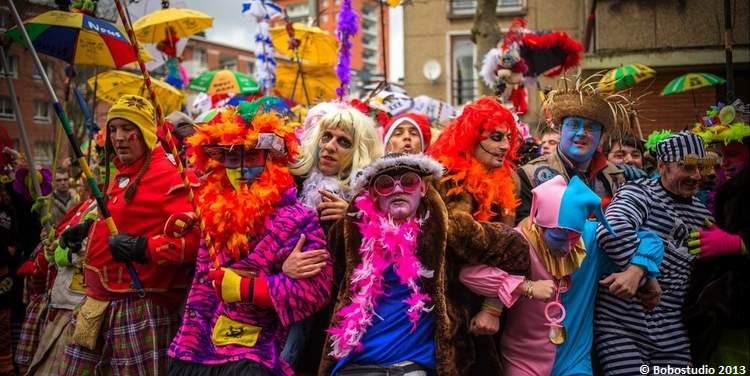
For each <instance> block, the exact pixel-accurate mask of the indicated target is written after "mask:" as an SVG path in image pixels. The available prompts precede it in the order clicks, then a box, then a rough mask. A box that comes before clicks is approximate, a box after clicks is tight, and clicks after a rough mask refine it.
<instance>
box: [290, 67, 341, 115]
mask: <svg viewBox="0 0 750 376" xmlns="http://www.w3.org/2000/svg"><path fill="white" fill-rule="evenodd" d="M298 67H299V65H298V64H293V63H287V62H280V64H279V65H278V66H277V68H276V91H277V92H278V93H279V94H281V95H282V96H284V97H285V98H290V99H292V100H294V101H295V102H297V103H299V104H302V105H306V106H311V105H314V104H316V103H320V102H324V101H328V100H331V99H334V98H336V87H338V85H339V78H338V77H337V76H336V72H334V70H333V65H313V64H302V65H301V68H302V73H301V74H300V75H299V76H298V75H297V70H298V69H299V68H298ZM303 79H304V84H303Z"/></svg>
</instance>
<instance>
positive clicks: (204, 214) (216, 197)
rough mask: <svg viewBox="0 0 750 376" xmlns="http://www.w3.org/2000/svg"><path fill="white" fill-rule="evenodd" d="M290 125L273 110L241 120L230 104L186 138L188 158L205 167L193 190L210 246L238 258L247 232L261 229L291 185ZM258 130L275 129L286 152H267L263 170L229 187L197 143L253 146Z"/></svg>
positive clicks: (294, 147)
mask: <svg viewBox="0 0 750 376" xmlns="http://www.w3.org/2000/svg"><path fill="white" fill-rule="evenodd" d="M296 126H299V124H298V123H294V122H287V121H285V120H283V119H281V118H280V117H279V116H278V115H276V114H273V113H263V114H258V115H256V116H255V117H254V118H253V119H252V120H251V121H250V122H249V123H247V122H245V121H244V120H243V119H242V117H241V116H240V115H239V114H238V113H237V112H236V109H235V108H234V107H227V108H226V109H225V110H223V111H222V113H221V114H219V115H217V116H216V117H215V118H214V119H213V120H212V121H211V122H209V123H207V124H205V125H203V126H201V127H199V128H198V129H197V132H196V133H195V134H194V135H193V136H191V137H190V138H189V139H188V143H189V144H190V145H191V146H192V148H193V153H192V154H193V155H192V157H191V160H192V162H193V163H194V164H195V167H196V168H197V169H198V170H200V171H209V172H208V174H207V176H206V177H205V179H204V180H203V182H202V184H201V186H200V188H198V190H197V195H196V205H197V206H198V209H199V212H200V214H201V218H202V220H203V225H204V231H205V234H206V235H208V236H210V238H211V242H212V245H213V246H214V248H215V249H216V250H226V251H228V252H229V253H230V254H231V255H232V257H234V259H239V257H240V255H241V254H242V253H244V252H245V251H247V247H248V244H249V238H250V237H251V236H252V235H254V234H257V233H259V232H260V231H262V230H263V228H264V224H265V221H266V219H267V218H268V217H269V216H270V215H271V214H273V212H274V210H275V205H276V204H277V203H278V202H279V201H280V200H281V198H282V197H283V194H284V192H286V191H287V190H288V189H289V188H291V187H292V186H293V185H294V179H293V178H292V175H291V173H290V172H289V168H287V165H288V163H289V162H290V161H293V160H294V159H295V158H296V156H297V153H298V152H299V141H298V139H297V136H296V135H295V132H294V129H295V127H296ZM260 133H275V134H276V135H277V136H279V137H281V138H283V139H284V143H285V146H286V149H287V153H286V155H284V156H280V155H275V154H274V153H269V154H268V158H267V159H266V165H265V168H264V169H263V172H261V173H260V174H259V175H258V176H257V177H256V179H254V180H253V181H252V183H250V184H245V183H242V184H240V185H239V187H238V189H236V190H235V189H234V188H232V185H231V184H230V182H229V178H228V177H227V175H226V173H225V169H224V166H223V165H222V164H221V163H219V162H218V161H215V160H213V159H211V158H209V157H208V155H207V154H206V153H205V152H204V150H203V148H202V147H200V146H202V145H216V144H218V145H236V146H241V147H243V146H244V147H254V146H255V144H256V143H257V141H258V135H259V134H260ZM215 256H216V255H212V257H215Z"/></svg>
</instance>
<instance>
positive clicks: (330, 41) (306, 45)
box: [270, 23, 339, 65]
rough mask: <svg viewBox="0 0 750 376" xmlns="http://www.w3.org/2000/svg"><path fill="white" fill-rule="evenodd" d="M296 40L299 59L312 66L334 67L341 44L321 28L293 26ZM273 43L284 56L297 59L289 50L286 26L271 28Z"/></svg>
mask: <svg viewBox="0 0 750 376" xmlns="http://www.w3.org/2000/svg"><path fill="white" fill-rule="evenodd" d="M292 27H293V28H294V38H295V39H298V40H299V42H300V45H299V48H298V50H299V57H300V59H302V61H304V62H306V63H310V64H329V65H333V64H335V63H336V61H337V59H338V51H339V43H338V41H337V40H336V38H334V37H333V36H332V35H330V34H328V33H327V32H325V31H323V30H322V29H321V28H319V27H315V26H306V25H304V24H301V23H294V24H292ZM270 34H271V41H272V42H273V47H274V48H276V51H277V52H279V53H280V54H282V55H286V56H289V57H295V55H294V51H293V50H292V49H290V48H289V34H288V33H287V30H286V27H285V26H278V27H274V28H271V30H270Z"/></svg>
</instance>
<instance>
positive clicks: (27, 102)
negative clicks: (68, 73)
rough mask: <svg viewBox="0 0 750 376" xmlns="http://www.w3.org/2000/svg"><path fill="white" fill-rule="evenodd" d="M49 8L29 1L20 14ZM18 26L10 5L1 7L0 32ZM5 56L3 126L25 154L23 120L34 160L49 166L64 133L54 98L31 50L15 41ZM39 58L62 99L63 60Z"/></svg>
mask: <svg viewBox="0 0 750 376" xmlns="http://www.w3.org/2000/svg"><path fill="white" fill-rule="evenodd" d="M46 10H48V8H46V7H43V6H36V5H33V4H29V3H26V4H24V6H23V7H20V8H19V13H21V17H22V18H24V19H26V18H29V17H33V16H35V15H37V14H39V13H42V12H44V11H46ZM15 25H16V23H15V20H14V19H13V15H12V14H11V13H10V10H9V9H8V7H7V6H4V5H3V6H0V34H2V33H4V32H5V30H7V29H9V28H12V27H14V26H15ZM5 55H6V57H7V59H8V61H7V63H8V70H7V71H6V70H4V69H2V66H1V65H0V77H1V78H2V81H3V82H2V84H0V127H2V128H3V130H5V131H6V133H7V134H8V137H10V139H11V140H12V142H13V148H14V149H16V150H18V151H19V152H21V153H25V151H24V150H23V147H22V145H21V136H20V134H21V133H20V129H19V124H18V121H19V119H23V122H24V125H25V129H26V133H27V136H28V138H29V146H30V147H31V149H32V153H33V155H34V157H35V161H36V162H37V163H38V164H39V165H42V166H50V165H51V164H52V159H53V155H54V148H55V137H56V135H57V133H58V132H63V130H62V128H61V127H60V125H59V122H58V120H57V116H56V115H55V112H54V109H53V108H52V101H51V99H50V98H49V94H48V93H47V89H46V88H45V86H44V82H43V81H42V77H41V76H40V75H39V71H38V70H37V69H36V66H35V65H34V61H33V59H32V57H31V54H30V53H28V52H27V51H26V50H25V49H23V48H22V47H20V46H18V45H17V44H16V43H12V44H10V48H9V49H6V50H5ZM40 60H42V64H43V65H44V66H45V70H46V71H47V76H48V77H49V79H50V82H51V83H52V87H53V88H54V89H55V91H56V93H57V96H58V97H59V98H60V100H62V99H63V98H64V86H65V67H64V63H63V62H61V61H60V60H56V59H52V58H47V57H45V56H41V55H40ZM8 77H10V80H11V81H12V82H13V86H14V89H15V92H16V99H17V100H18V104H19V106H20V109H21V114H20V116H19V114H18V113H16V111H15V109H14V106H13V101H12V97H11V96H10V90H9V88H8V83H7V79H8ZM61 147H62V148H63V149H62V150H63V152H66V151H67V145H66V144H65V143H62V146H61Z"/></svg>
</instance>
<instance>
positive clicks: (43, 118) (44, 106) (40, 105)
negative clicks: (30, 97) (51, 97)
mask: <svg viewBox="0 0 750 376" xmlns="http://www.w3.org/2000/svg"><path fill="white" fill-rule="evenodd" d="M34 121H36V122H37V123H49V122H50V113H49V103H47V102H46V101H43V100H35V101H34Z"/></svg>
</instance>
